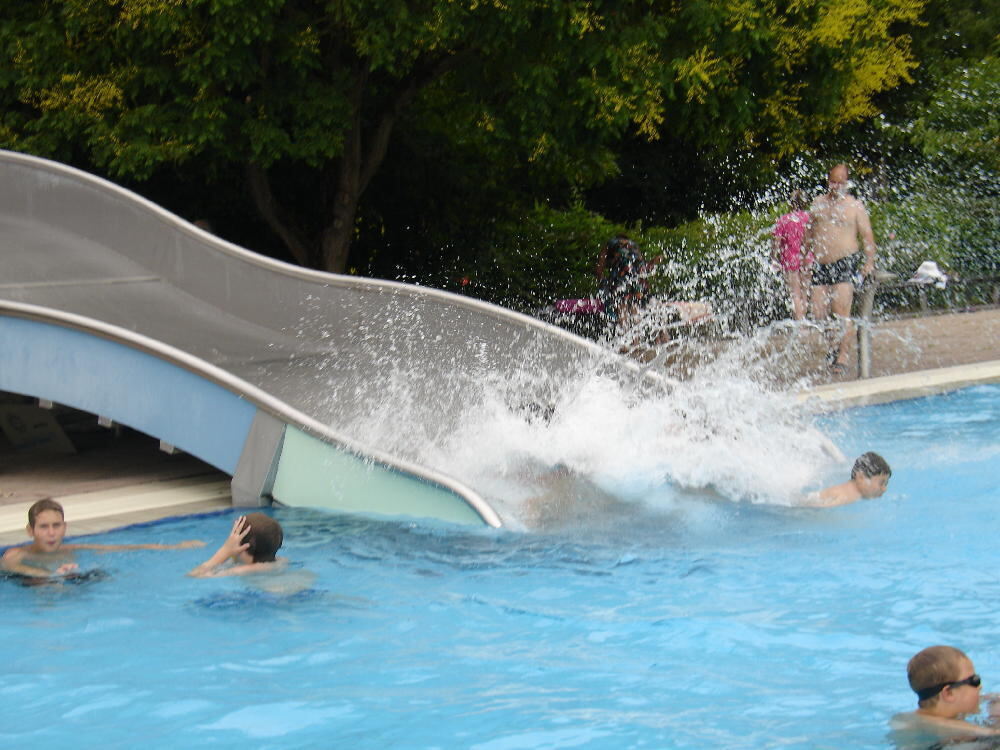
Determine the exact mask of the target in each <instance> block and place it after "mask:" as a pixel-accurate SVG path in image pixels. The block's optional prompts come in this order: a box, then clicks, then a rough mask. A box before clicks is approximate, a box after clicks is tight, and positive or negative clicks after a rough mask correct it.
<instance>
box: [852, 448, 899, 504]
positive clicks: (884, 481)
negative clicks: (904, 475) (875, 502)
mask: <svg viewBox="0 0 1000 750" xmlns="http://www.w3.org/2000/svg"><path fill="white" fill-rule="evenodd" d="M891 476H892V469H890V468H889V463H888V462H887V461H886V460H885V459H884V458H882V456H880V455H879V454H878V453H873V452H872V451H869V452H868V453H863V454H862V455H860V456H858V460H857V461H855V462H854V468H853V469H851V479H852V480H853V481H854V483H855V484H856V485H857V486H858V489H859V490H860V491H861V495H862V497H866V498H873V497H881V496H882V495H883V494H885V491H886V488H887V487H888V486H889V477H891Z"/></svg>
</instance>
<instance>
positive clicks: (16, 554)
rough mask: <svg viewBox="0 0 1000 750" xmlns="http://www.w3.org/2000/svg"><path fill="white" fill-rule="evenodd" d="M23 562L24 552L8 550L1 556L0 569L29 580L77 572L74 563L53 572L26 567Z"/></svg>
mask: <svg viewBox="0 0 1000 750" xmlns="http://www.w3.org/2000/svg"><path fill="white" fill-rule="evenodd" d="M23 560H24V550H22V549H18V548H16V547H15V548H14V549H9V550H7V551H6V552H4V554H3V559H2V560H0V568H2V569H3V570H6V571H7V572H9V573H17V574H18V575H22V576H28V577H29V578H49V577H51V576H61V575H65V574H66V573H71V572H73V571H74V570H77V567H78V566H77V564H76V563H64V564H63V565H60V566H59V567H58V568H56V570H55V571H54V572H53V571H51V570H46V569H45V568H36V567H35V566H34V565H27V564H26V563H24V562H23Z"/></svg>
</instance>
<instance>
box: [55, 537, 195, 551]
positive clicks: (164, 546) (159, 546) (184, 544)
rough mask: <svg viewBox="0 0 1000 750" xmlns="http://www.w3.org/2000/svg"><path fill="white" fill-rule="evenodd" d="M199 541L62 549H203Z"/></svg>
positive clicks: (87, 545) (99, 545)
mask: <svg viewBox="0 0 1000 750" xmlns="http://www.w3.org/2000/svg"><path fill="white" fill-rule="evenodd" d="M204 546H205V542H203V541H201V540H200V539H185V540H184V541H183V542H178V543H177V544H64V545H63V549H69V550H74V549H89V550H93V551H94V552H121V551H123V550H130V549H191V548H193V547H204Z"/></svg>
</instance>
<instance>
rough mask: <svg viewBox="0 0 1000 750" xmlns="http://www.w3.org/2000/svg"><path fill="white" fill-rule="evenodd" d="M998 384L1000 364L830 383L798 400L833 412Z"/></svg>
mask: <svg viewBox="0 0 1000 750" xmlns="http://www.w3.org/2000/svg"><path fill="white" fill-rule="evenodd" d="M996 382H1000V360H992V361H990V362H978V363H976V364H971V365H956V366H954V367H941V368H938V369H934V370H918V371H916V372H908V373H904V374H902V375H886V376H883V377H880V378H867V379H865V380H852V381H849V382H845V383H831V384H829V385H821V386H817V387H815V388H810V389H809V390H806V391H803V392H802V393H800V394H799V398H800V399H802V400H803V401H809V400H814V401H815V402H817V405H818V406H819V407H820V408H821V409H823V410H829V411H833V410H836V409H847V408H850V407H853V406H870V405H873V404H884V403H888V402H890V401H903V400H906V399H911V398H922V397H924V396H932V395H934V394H936V393H945V392H947V391H954V390H957V389H959V388H966V387H968V386H972V385H979V384H983V383H996Z"/></svg>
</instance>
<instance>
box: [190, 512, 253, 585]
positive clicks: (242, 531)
mask: <svg viewBox="0 0 1000 750" xmlns="http://www.w3.org/2000/svg"><path fill="white" fill-rule="evenodd" d="M249 533H250V524H249V523H247V519H246V516H240V517H239V518H237V519H236V520H235V521H233V528H232V530H231V531H230V532H229V536H228V537H226V541H224V542H223V543H222V546H221V547H219V549H217V550H216V551H215V554H214V555H212V556H211V557H210V558H208V559H207V560H206V561H205V562H203V563H202V564H201V565H197V566H195V567H194V568H193V569H192V570H190V571H189V572H188V575H189V576H194V577H195V578H204V577H206V576H213V575H216V572H215V569H216V568H218V567H219V566H220V565H222V564H223V563H224V562H226V560H229V559H230V558H233V557H236V555H238V554H240V553H241V552H246V551H247V549H248V548H249V547H250V545H249V544H248V543H247V542H244V541H243V539H244V538H245V537H246V535H247V534H249Z"/></svg>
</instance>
